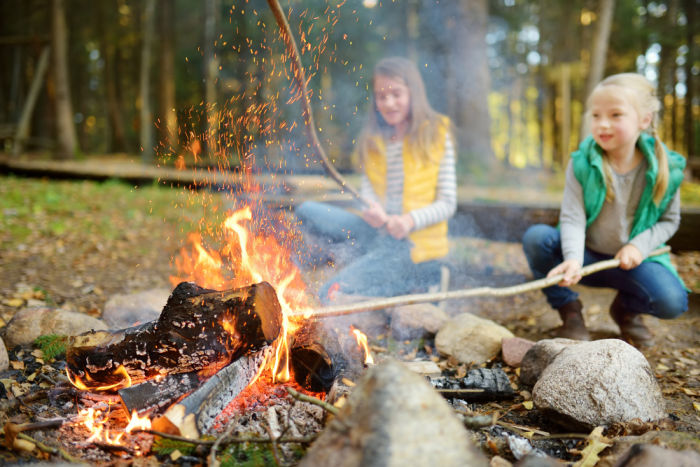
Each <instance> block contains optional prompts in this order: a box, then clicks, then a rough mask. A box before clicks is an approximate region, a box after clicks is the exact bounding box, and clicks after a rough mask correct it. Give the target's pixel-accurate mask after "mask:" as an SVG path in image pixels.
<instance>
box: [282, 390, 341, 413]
mask: <svg viewBox="0 0 700 467" xmlns="http://www.w3.org/2000/svg"><path fill="white" fill-rule="evenodd" d="M287 392H289V394H291V396H292V397H293V398H295V399H296V400H299V401H302V402H308V403H310V404H314V405H317V406H319V407H321V408H322V409H323V410H325V411H327V412H330V413H332V414H333V415H338V408H337V407H334V406H333V405H331V404H329V403H328V402H325V401H322V400H321V399H317V398H315V397H311V396H307V395H306V394H302V393H300V392H299V391H297V390H296V389H294V388H290V387H288V388H287Z"/></svg>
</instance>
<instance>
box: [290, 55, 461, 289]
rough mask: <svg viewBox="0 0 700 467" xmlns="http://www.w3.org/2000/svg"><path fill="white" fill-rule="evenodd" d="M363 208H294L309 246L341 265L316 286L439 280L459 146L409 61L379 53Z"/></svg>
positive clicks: (363, 149) (364, 144)
mask: <svg viewBox="0 0 700 467" xmlns="http://www.w3.org/2000/svg"><path fill="white" fill-rule="evenodd" d="M358 152H359V154H360V160H361V161H362V169H363V174H362V181H361V194H362V197H363V198H364V199H365V200H367V204H366V205H364V206H362V207H361V208H360V213H359V215H358V214H356V213H354V212H351V211H347V210H344V209H342V208H339V207H337V206H332V205H330V204H326V203H316V202H305V203H303V204H302V205H301V206H299V207H298V208H297V210H296V214H297V217H298V218H299V219H300V221H301V225H302V227H303V228H304V229H305V231H306V232H307V243H308V244H309V245H310V247H311V250H312V252H313V253H310V254H307V255H306V256H305V258H306V260H307V261H308V262H311V263H318V262H319V261H323V260H327V259H328V258H329V256H330V260H331V261H332V262H333V264H334V265H335V266H336V267H338V266H340V267H341V268H340V269H339V270H338V272H337V274H336V275H335V276H334V277H333V278H332V279H331V280H329V281H328V282H327V283H325V284H324V285H323V286H322V287H321V288H320V292H319V296H320V298H321V300H322V301H326V302H327V301H330V300H332V299H333V295H334V294H335V293H338V292H339V293H342V294H346V295H368V296H391V295H396V294H403V293H409V292H412V291H415V290H420V289H424V288H426V287H427V286H428V285H430V284H433V283H437V282H439V274H440V264H439V262H438V260H439V259H440V258H442V257H444V256H445V255H447V252H448V244H447V219H448V218H449V217H451V216H452V215H453V214H454V212H455V209H456V199H457V196H456V191H457V188H456V176H455V153H454V146H453V143H452V138H451V135H450V124H449V121H448V119H447V118H446V117H444V116H442V115H440V114H438V113H437V112H436V111H435V110H433V108H432V107H431V106H430V104H429V102H428V99H427V96H426V93H425V86H424V84H423V80H422V78H421V75H420V72H419V71H418V69H417V67H416V66H415V64H413V62H411V61H409V60H406V59H404V58H400V57H389V58H385V59H383V60H381V61H380V62H379V63H377V65H376V67H375V69H374V73H373V78H372V97H371V102H370V111H369V113H368V116H367V120H366V123H365V127H364V129H363V130H362V133H361V135H360V137H359V140H358Z"/></svg>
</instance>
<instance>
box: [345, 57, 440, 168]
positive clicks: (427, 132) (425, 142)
mask: <svg viewBox="0 0 700 467" xmlns="http://www.w3.org/2000/svg"><path fill="white" fill-rule="evenodd" d="M378 76H383V77H387V78H391V79H396V80H401V81H403V83H404V84H405V85H406V87H407V88H408V91H409V96H410V109H409V114H408V118H409V120H410V122H409V125H408V129H407V131H406V134H407V137H408V139H409V141H410V142H411V144H412V145H413V147H415V148H417V156H418V157H419V158H420V159H422V160H424V161H426V162H427V161H429V160H431V158H432V157H436V156H433V155H431V153H430V147H431V145H432V144H433V143H434V139H435V135H436V133H437V130H438V124H439V122H440V119H441V115H440V114H439V113H438V112H436V111H435V110H434V109H433V108H432V107H431V106H430V102H428V96H427V95H426V93H425V85H424V84H423V79H422V78H421V75H420V72H419V71H418V68H417V67H416V65H415V64H414V63H413V62H412V61H410V60H407V59H405V58H402V57H387V58H384V59H382V60H380V61H379V62H378V63H377V64H376V65H375V67H374V73H373V76H372V95H371V98H370V110H369V113H368V116H367V120H366V121H365V125H364V128H363V129H362V132H361V133H360V137H359V144H358V150H359V153H360V159H361V160H362V161H365V160H366V157H367V154H368V153H369V151H370V150H372V149H376V147H375V146H376V145H375V142H374V141H375V138H376V137H377V136H389V135H390V133H391V130H392V127H391V126H390V125H389V124H387V123H386V122H385V121H384V119H383V118H382V116H381V115H380V114H379V111H378V110H377V103H376V101H375V96H374V83H375V81H376V79H377V77H378Z"/></svg>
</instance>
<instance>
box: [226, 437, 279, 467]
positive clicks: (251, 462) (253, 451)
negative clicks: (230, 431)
mask: <svg viewBox="0 0 700 467" xmlns="http://www.w3.org/2000/svg"><path fill="white" fill-rule="evenodd" d="M220 461H221V467H234V466H236V467H239V466H240V467H259V466H262V465H265V466H267V465H276V463H275V456H274V455H273V453H272V446H270V445H269V444H267V443H240V444H232V445H230V446H229V447H228V448H226V450H225V451H224V452H223V453H222V454H221V457H220Z"/></svg>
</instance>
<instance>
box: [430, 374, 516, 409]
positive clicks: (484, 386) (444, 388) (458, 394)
mask: <svg viewBox="0 0 700 467" xmlns="http://www.w3.org/2000/svg"><path fill="white" fill-rule="evenodd" d="M430 382H431V384H432V385H433V387H434V388H435V389H436V390H437V391H438V392H439V393H440V394H441V395H442V396H443V397H447V398H454V399H463V400H467V401H485V400H503V399H511V398H513V397H514V396H515V391H514V390H513V387H512V386H511V385H510V380H509V379H508V375H506V373H505V372H504V371H503V370H502V369H500V368H477V369H475V370H470V371H469V372H467V376H465V377H464V378H448V377H444V376H440V377H437V378H430Z"/></svg>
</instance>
